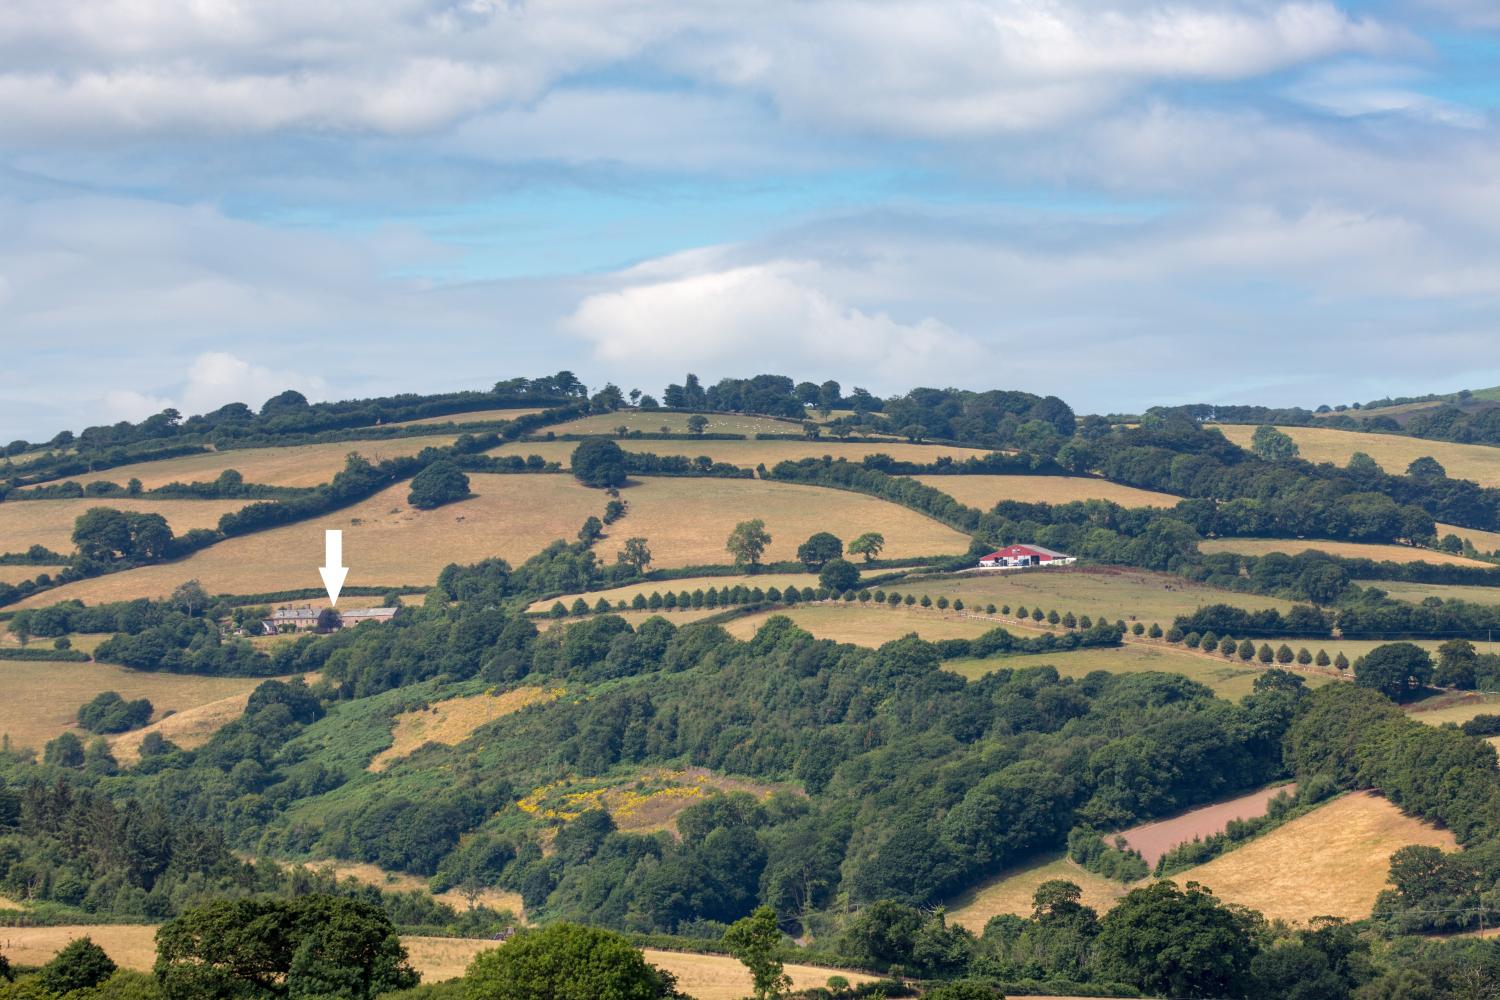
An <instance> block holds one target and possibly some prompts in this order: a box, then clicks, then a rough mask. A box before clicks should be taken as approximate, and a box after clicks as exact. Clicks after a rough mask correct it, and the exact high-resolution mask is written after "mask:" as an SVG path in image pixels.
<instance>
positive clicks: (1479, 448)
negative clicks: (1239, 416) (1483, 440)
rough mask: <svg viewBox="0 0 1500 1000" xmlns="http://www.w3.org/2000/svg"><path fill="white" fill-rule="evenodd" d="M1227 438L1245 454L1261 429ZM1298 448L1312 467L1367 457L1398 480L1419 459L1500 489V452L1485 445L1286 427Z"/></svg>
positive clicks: (1234, 427)
mask: <svg viewBox="0 0 1500 1000" xmlns="http://www.w3.org/2000/svg"><path fill="white" fill-rule="evenodd" d="M1215 426H1217V427H1218V428H1219V430H1221V431H1223V432H1224V436H1225V437H1227V438H1228V439H1229V440H1231V441H1233V442H1234V443H1235V444H1237V445H1239V446H1240V447H1242V448H1248V447H1250V439H1251V438H1252V437H1254V435H1255V428H1254V427H1253V426H1249V425H1240V424H1219V425H1215ZM1280 430H1282V431H1284V432H1286V433H1287V434H1289V435H1291V438H1292V440H1293V441H1296V442H1297V449H1298V451H1299V452H1300V453H1301V455H1302V457H1303V458H1305V459H1307V460H1308V461H1310V462H1332V463H1333V464H1335V465H1348V464H1349V456H1350V455H1353V454H1354V453H1355V452H1356V451H1362V452H1364V453H1365V454H1366V455H1369V456H1370V457H1371V458H1373V459H1374V460H1375V462H1376V464H1378V465H1379V466H1380V467H1381V468H1382V469H1384V470H1385V471H1386V472H1389V473H1392V474H1393V475H1401V474H1403V473H1405V472H1406V467H1407V466H1409V465H1411V463H1412V462H1414V461H1415V460H1416V459H1419V458H1422V457H1423V456H1428V457H1431V458H1435V459H1437V460H1438V461H1439V462H1440V463H1442V466H1443V468H1444V469H1446V470H1448V475H1449V476H1451V477H1453V478H1454V479H1472V480H1474V481H1475V482H1476V483H1480V484H1482V485H1484V486H1500V448H1495V447H1491V446H1489V445H1482V444H1453V443H1451V442H1448V441H1425V440H1423V439H1422V438H1414V437H1406V436H1404V435H1401V434H1369V433H1365V432H1363V431H1342V430H1337V429H1335V428H1332V427H1282V428H1280Z"/></svg>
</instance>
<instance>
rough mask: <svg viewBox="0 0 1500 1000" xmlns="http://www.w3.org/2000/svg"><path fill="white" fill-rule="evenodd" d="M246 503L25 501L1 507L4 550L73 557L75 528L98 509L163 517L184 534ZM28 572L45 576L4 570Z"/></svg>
mask: <svg viewBox="0 0 1500 1000" xmlns="http://www.w3.org/2000/svg"><path fill="white" fill-rule="evenodd" d="M245 503H246V501H244V500H159V499H153V498H147V499H142V500H134V499H126V498H123V497H84V498H82V499H79V500H25V501H19V500H18V501H12V502H10V503H0V552H25V551H26V550H27V549H28V548H30V547H31V546H33V545H45V546H46V547H47V548H49V549H51V550H52V551H53V552H58V553H61V554H63V555H67V554H69V553H71V552H72V551H73V549H74V546H73V524H74V522H76V521H77V520H78V518H79V517H80V516H81V515H82V514H83V513H84V512H86V511H88V510H92V509H93V508H95V507H112V508H114V509H115V510H122V511H127V512H129V513H132V514H160V515H161V516H162V517H164V518H166V519H167V523H168V524H169V525H171V526H172V532H173V533H174V534H178V535H181V534H183V533H185V532H188V531H191V530H192V529H194V528H217V527H218V526H219V518H221V517H223V516H224V515H225V514H227V513H229V512H230V511H235V510H239V509H240V508H241V507H244V506H245ZM0 568H3V569H5V570H12V569H15V570H23V571H29V573H28V575H27V576H26V577H23V579H29V578H31V577H35V576H36V575H37V574H38V573H40V572H42V567H40V566H5V567H0Z"/></svg>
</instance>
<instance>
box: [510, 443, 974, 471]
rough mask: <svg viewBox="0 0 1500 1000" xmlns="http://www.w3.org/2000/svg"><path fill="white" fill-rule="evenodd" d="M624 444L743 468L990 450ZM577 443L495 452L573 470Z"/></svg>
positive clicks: (960, 455)
mask: <svg viewBox="0 0 1500 1000" xmlns="http://www.w3.org/2000/svg"><path fill="white" fill-rule="evenodd" d="M618 444H619V445H620V447H621V448H623V449H625V450H626V451H632V452H651V453H653V454H657V455H683V456H686V457H687V458H697V457H698V456H699V455H707V456H709V457H710V458H712V459H713V460H714V461H716V462H728V463H729V464H730V465H737V466H739V467H740V468H742V469H753V468H755V467H756V466H757V465H760V464H762V463H764V464H765V466H766V468H768V469H769V468H771V467H773V466H775V465H776V463H777V462H782V461H786V460H788V459H792V460H796V459H801V458H822V457H823V456H825V455H827V456H831V457H832V458H833V459H834V460H835V461H837V460H838V459H840V458H842V459H846V460H847V461H850V462H858V461H860V460H861V459H863V458H864V457H865V456H866V455H874V454H883V455H889V456H891V457H892V458H895V459H898V460H900V461H903V462H935V461H937V460H938V459H939V458H940V457H942V456H944V455H947V456H948V457H950V458H952V459H953V460H954V461H962V460H964V459H966V458H970V457H982V456H984V455H988V454H990V453H989V452H988V451H985V450H983V449H980V448H955V447H950V446H948V445H937V444H909V443H907V442H905V441H880V442H876V443H874V444H871V443H868V442H863V443H858V442H841V441H830V440H826V439H825V440H819V441H734V440H730V441H712V440H690V439H683V438H679V439H676V440H671V441H664V440H657V441H652V440H647V439H626V440H622V441H619V442H618ZM577 447H578V442H577V441H512V442H509V443H507V444H503V445H501V446H500V447H498V448H495V449H493V450H491V451H490V452H489V454H491V455H540V456H542V457H543V458H544V459H546V460H547V461H549V462H559V463H561V464H562V467H563V468H565V469H566V468H568V466H569V463H570V462H571V461H572V458H573V449H575V448H577Z"/></svg>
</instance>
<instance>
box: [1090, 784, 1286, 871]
mask: <svg viewBox="0 0 1500 1000" xmlns="http://www.w3.org/2000/svg"><path fill="white" fill-rule="evenodd" d="M1296 791H1297V786H1296V784H1290V785H1275V786H1273V787H1271V788H1262V789H1259V790H1258V791H1254V792H1251V793H1250V794H1248V795H1241V796H1240V797H1238V798H1234V799H1230V800H1228V801H1227V802H1216V803H1214V804H1213V805H1207V806H1202V807H1200V808H1198V809H1194V810H1192V811H1190V812H1186V813H1183V814H1182V815H1181V816H1171V817H1168V818H1167V819H1159V820H1155V821H1153V822H1151V823H1142V824H1141V825H1140V826H1133V827H1131V828H1130V829H1128V830H1122V831H1120V833H1119V834H1118V836H1120V837H1122V838H1124V840H1125V843H1126V844H1128V845H1129V846H1130V847H1131V848H1132V849H1134V850H1135V851H1137V852H1139V853H1140V855H1141V857H1143V858H1145V859H1146V864H1148V865H1155V864H1156V862H1157V861H1158V860H1160V859H1161V857H1162V855H1164V854H1166V853H1167V852H1168V851H1170V850H1171V849H1172V848H1174V847H1176V846H1177V845H1178V844H1185V843H1187V842H1189V841H1191V840H1193V839H1194V838H1195V837H1210V836H1213V835H1214V834H1216V833H1223V832H1224V831H1225V829H1227V828H1228V826H1229V821H1230V820H1236V819H1258V818H1259V817H1261V816H1264V815H1265V814H1266V809H1267V808H1268V807H1269V805H1270V802H1271V800H1272V799H1274V798H1275V797H1276V796H1278V795H1280V794H1281V793H1282V792H1286V793H1287V794H1288V795H1293V794H1295V793H1296ZM1110 840H1111V842H1113V840H1114V838H1113V837H1111V838H1110Z"/></svg>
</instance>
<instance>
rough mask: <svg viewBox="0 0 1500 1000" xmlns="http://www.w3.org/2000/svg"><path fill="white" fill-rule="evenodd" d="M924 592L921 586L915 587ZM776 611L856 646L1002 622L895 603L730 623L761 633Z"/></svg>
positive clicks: (824, 607) (955, 633) (818, 608)
mask: <svg viewBox="0 0 1500 1000" xmlns="http://www.w3.org/2000/svg"><path fill="white" fill-rule="evenodd" d="M914 593H919V591H914ZM772 615H785V616H786V617H788V618H790V619H791V620H792V621H794V622H796V623H797V625H798V627H799V628H802V629H805V630H806V631H808V632H811V633H812V634H813V635H815V636H817V637H818V638H819V639H832V640H833V641H834V642H848V643H853V644H854V645H856V646H869V647H870V648H872V649H873V648H875V647H876V646H880V645H883V644H885V643H887V642H890V641H891V640H893V639H900V638H901V637H902V636H905V635H910V634H911V633H913V632H915V633H916V634H918V635H920V636H921V637H922V638H923V639H927V640H929V641H932V642H936V641H937V640H939V639H972V638H974V637H975V636H980V635H983V634H984V633H986V632H988V631H989V630H990V629H993V628H999V627H1001V623H1000V622H994V621H986V620H985V619H983V618H969V617H964V616H962V615H958V614H954V613H953V612H947V613H944V612H940V611H935V610H923V609H918V608H907V607H904V606H903V607H900V608H892V607H890V606H888V605H874V604H853V605H849V604H843V603H838V604H833V603H829V604H806V605H797V606H794V607H792V608H788V609H781V610H777V611H765V612H761V613H759V614H754V615H747V616H746V617H744V618H736V619H735V620H734V621H732V622H730V623H729V624H727V625H725V626H724V628H725V629H726V630H727V631H728V632H729V634H730V635H734V636H737V637H739V638H741V639H749V638H751V637H752V636H754V635H755V633H756V632H757V631H759V630H760V627H761V626H762V625H764V624H765V623H766V621H767V619H769V618H770V617H771V616H772ZM1004 627H1005V628H1007V629H1009V630H1011V631H1012V632H1020V633H1025V634H1034V633H1035V632H1036V631H1039V630H1034V629H1025V628H1023V627H1022V626H1019V625H1011V624H1006V625H1005V626H1004Z"/></svg>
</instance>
